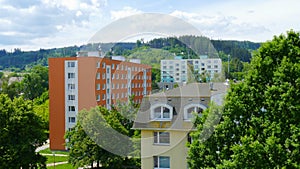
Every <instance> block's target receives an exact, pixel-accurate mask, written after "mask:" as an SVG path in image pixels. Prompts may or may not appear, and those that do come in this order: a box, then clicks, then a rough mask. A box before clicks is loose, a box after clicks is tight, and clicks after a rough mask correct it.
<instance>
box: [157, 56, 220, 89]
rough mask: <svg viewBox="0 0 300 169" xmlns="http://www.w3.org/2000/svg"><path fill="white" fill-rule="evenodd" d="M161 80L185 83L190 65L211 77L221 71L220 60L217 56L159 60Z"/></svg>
mask: <svg viewBox="0 0 300 169" xmlns="http://www.w3.org/2000/svg"><path fill="white" fill-rule="evenodd" d="M160 63H161V82H171V83H172V82H176V83H185V82H187V81H188V72H189V71H190V70H189V69H190V66H191V67H193V69H194V70H195V71H198V73H199V74H202V73H208V75H209V77H210V78H211V79H212V78H213V77H214V74H216V73H221V72H222V60H221V59H219V58H207V56H202V57H201V58H200V59H181V57H178V56H177V57H176V59H172V60H161V62H160Z"/></svg>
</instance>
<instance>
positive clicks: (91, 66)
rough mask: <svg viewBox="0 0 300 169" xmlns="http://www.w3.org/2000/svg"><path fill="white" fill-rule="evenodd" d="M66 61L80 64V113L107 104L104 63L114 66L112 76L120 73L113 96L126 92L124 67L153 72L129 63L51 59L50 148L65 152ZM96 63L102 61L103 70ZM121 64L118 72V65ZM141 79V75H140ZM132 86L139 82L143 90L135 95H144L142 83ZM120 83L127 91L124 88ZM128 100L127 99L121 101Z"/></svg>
mask: <svg viewBox="0 0 300 169" xmlns="http://www.w3.org/2000/svg"><path fill="white" fill-rule="evenodd" d="M66 60H77V61H78V111H80V110H82V109H90V108H91V107H95V106H96V105H103V106H104V105H105V104H106V101H105V100H103V99H102V95H103V94H106V90H102V85H103V84H106V79H103V78H102V75H103V73H105V74H106V70H105V68H102V63H103V62H105V64H106V65H112V64H114V65H115V68H114V69H111V74H115V75H116V74H119V78H118V79H116V77H115V79H112V78H111V83H118V84H119V89H116V86H115V88H114V89H111V93H114V94H115V97H116V93H120V97H121V93H127V81H128V79H126V78H125V77H124V78H123V79H121V74H124V75H125V76H127V71H126V70H125V69H124V70H121V65H124V67H125V66H129V67H132V66H135V67H142V68H145V69H151V67H150V66H147V65H141V64H136V63H130V62H122V61H117V60H110V59H105V58H104V59H103V58H99V57H77V58H75V57H73V58H50V59H49V97H50V127H49V128H50V149H51V150H64V149H65V139H64V135H65V68H64V64H65V61H66ZM97 62H100V68H97ZM117 64H119V65H120V68H119V70H117V69H116V65H117ZM97 72H99V73H100V75H101V78H100V79H96V74H97ZM131 73H132V74H133V75H138V74H137V73H139V71H135V70H132V72H131ZM139 75H141V76H142V73H139ZM147 76H150V77H151V70H150V71H148V72H147ZM97 83H100V84H101V87H100V90H97V89H96V84H97ZM132 83H140V88H134V89H132V92H136V91H140V92H141V93H142V92H143V87H142V84H143V80H142V79H140V80H138V79H132ZM147 83H151V79H147ZM121 84H124V88H123V89H121ZM147 91H151V87H147ZM97 94H100V96H101V100H100V101H98V102H97V101H96V95H97ZM142 98H143V96H136V97H135V98H134V100H135V101H138V100H142ZM120 100H122V101H126V100H127V99H125V98H124V99H120ZM115 102H116V99H112V100H111V103H115Z"/></svg>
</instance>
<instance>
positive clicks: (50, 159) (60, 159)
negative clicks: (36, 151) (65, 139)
mask: <svg viewBox="0 0 300 169" xmlns="http://www.w3.org/2000/svg"><path fill="white" fill-rule="evenodd" d="M45 157H47V162H46V164H50V163H54V159H55V162H63V161H68V158H69V157H67V156H55V158H54V157H53V156H45Z"/></svg>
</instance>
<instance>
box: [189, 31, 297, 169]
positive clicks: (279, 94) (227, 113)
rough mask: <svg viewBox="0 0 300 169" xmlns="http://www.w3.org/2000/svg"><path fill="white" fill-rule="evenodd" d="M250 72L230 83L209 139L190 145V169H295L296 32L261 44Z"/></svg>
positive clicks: (196, 137) (197, 133) (201, 126)
mask: <svg viewBox="0 0 300 169" xmlns="http://www.w3.org/2000/svg"><path fill="white" fill-rule="evenodd" d="M251 68H252V69H251V70H249V72H248V75H247V76H246V78H245V80H244V82H240V83H237V84H232V85H231V89H230V91H229V93H228V95H227V97H226V101H225V104H224V109H223V114H222V118H221V122H220V123H219V124H218V125H215V126H212V127H213V128H214V133H213V134H212V136H211V137H210V138H209V139H208V140H206V141H201V139H200V140H197V141H194V142H193V144H192V145H191V146H190V150H189V160H188V163H189V165H190V168H192V169H195V168H300V161H299V159H300V153H299V152H300V144H299V141H300V123H299V122H300V114H299V113H300V99H299V98H300V34H299V33H296V32H294V31H289V32H288V33H287V35H280V36H275V37H274V39H273V40H272V41H269V42H266V43H264V44H263V45H262V46H261V48H260V49H259V51H258V52H257V53H256V54H255V56H254V58H253V60H252V61H251ZM206 113H208V114H209V113H211V112H209V111H208V112H206ZM203 117H204V118H203V119H202V120H200V122H199V124H198V130H199V131H198V132H196V134H195V135H194V137H195V139H198V137H199V136H200V133H201V131H200V130H202V129H203V126H204V121H205V120H206V119H205V117H206V116H205V114H204V116H203Z"/></svg>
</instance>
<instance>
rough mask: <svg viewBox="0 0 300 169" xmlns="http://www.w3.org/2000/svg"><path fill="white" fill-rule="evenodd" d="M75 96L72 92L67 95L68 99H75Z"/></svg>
mask: <svg viewBox="0 0 300 169" xmlns="http://www.w3.org/2000/svg"><path fill="white" fill-rule="evenodd" d="M75 99H76V97H75V95H73V94H70V95H68V100H75Z"/></svg>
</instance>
